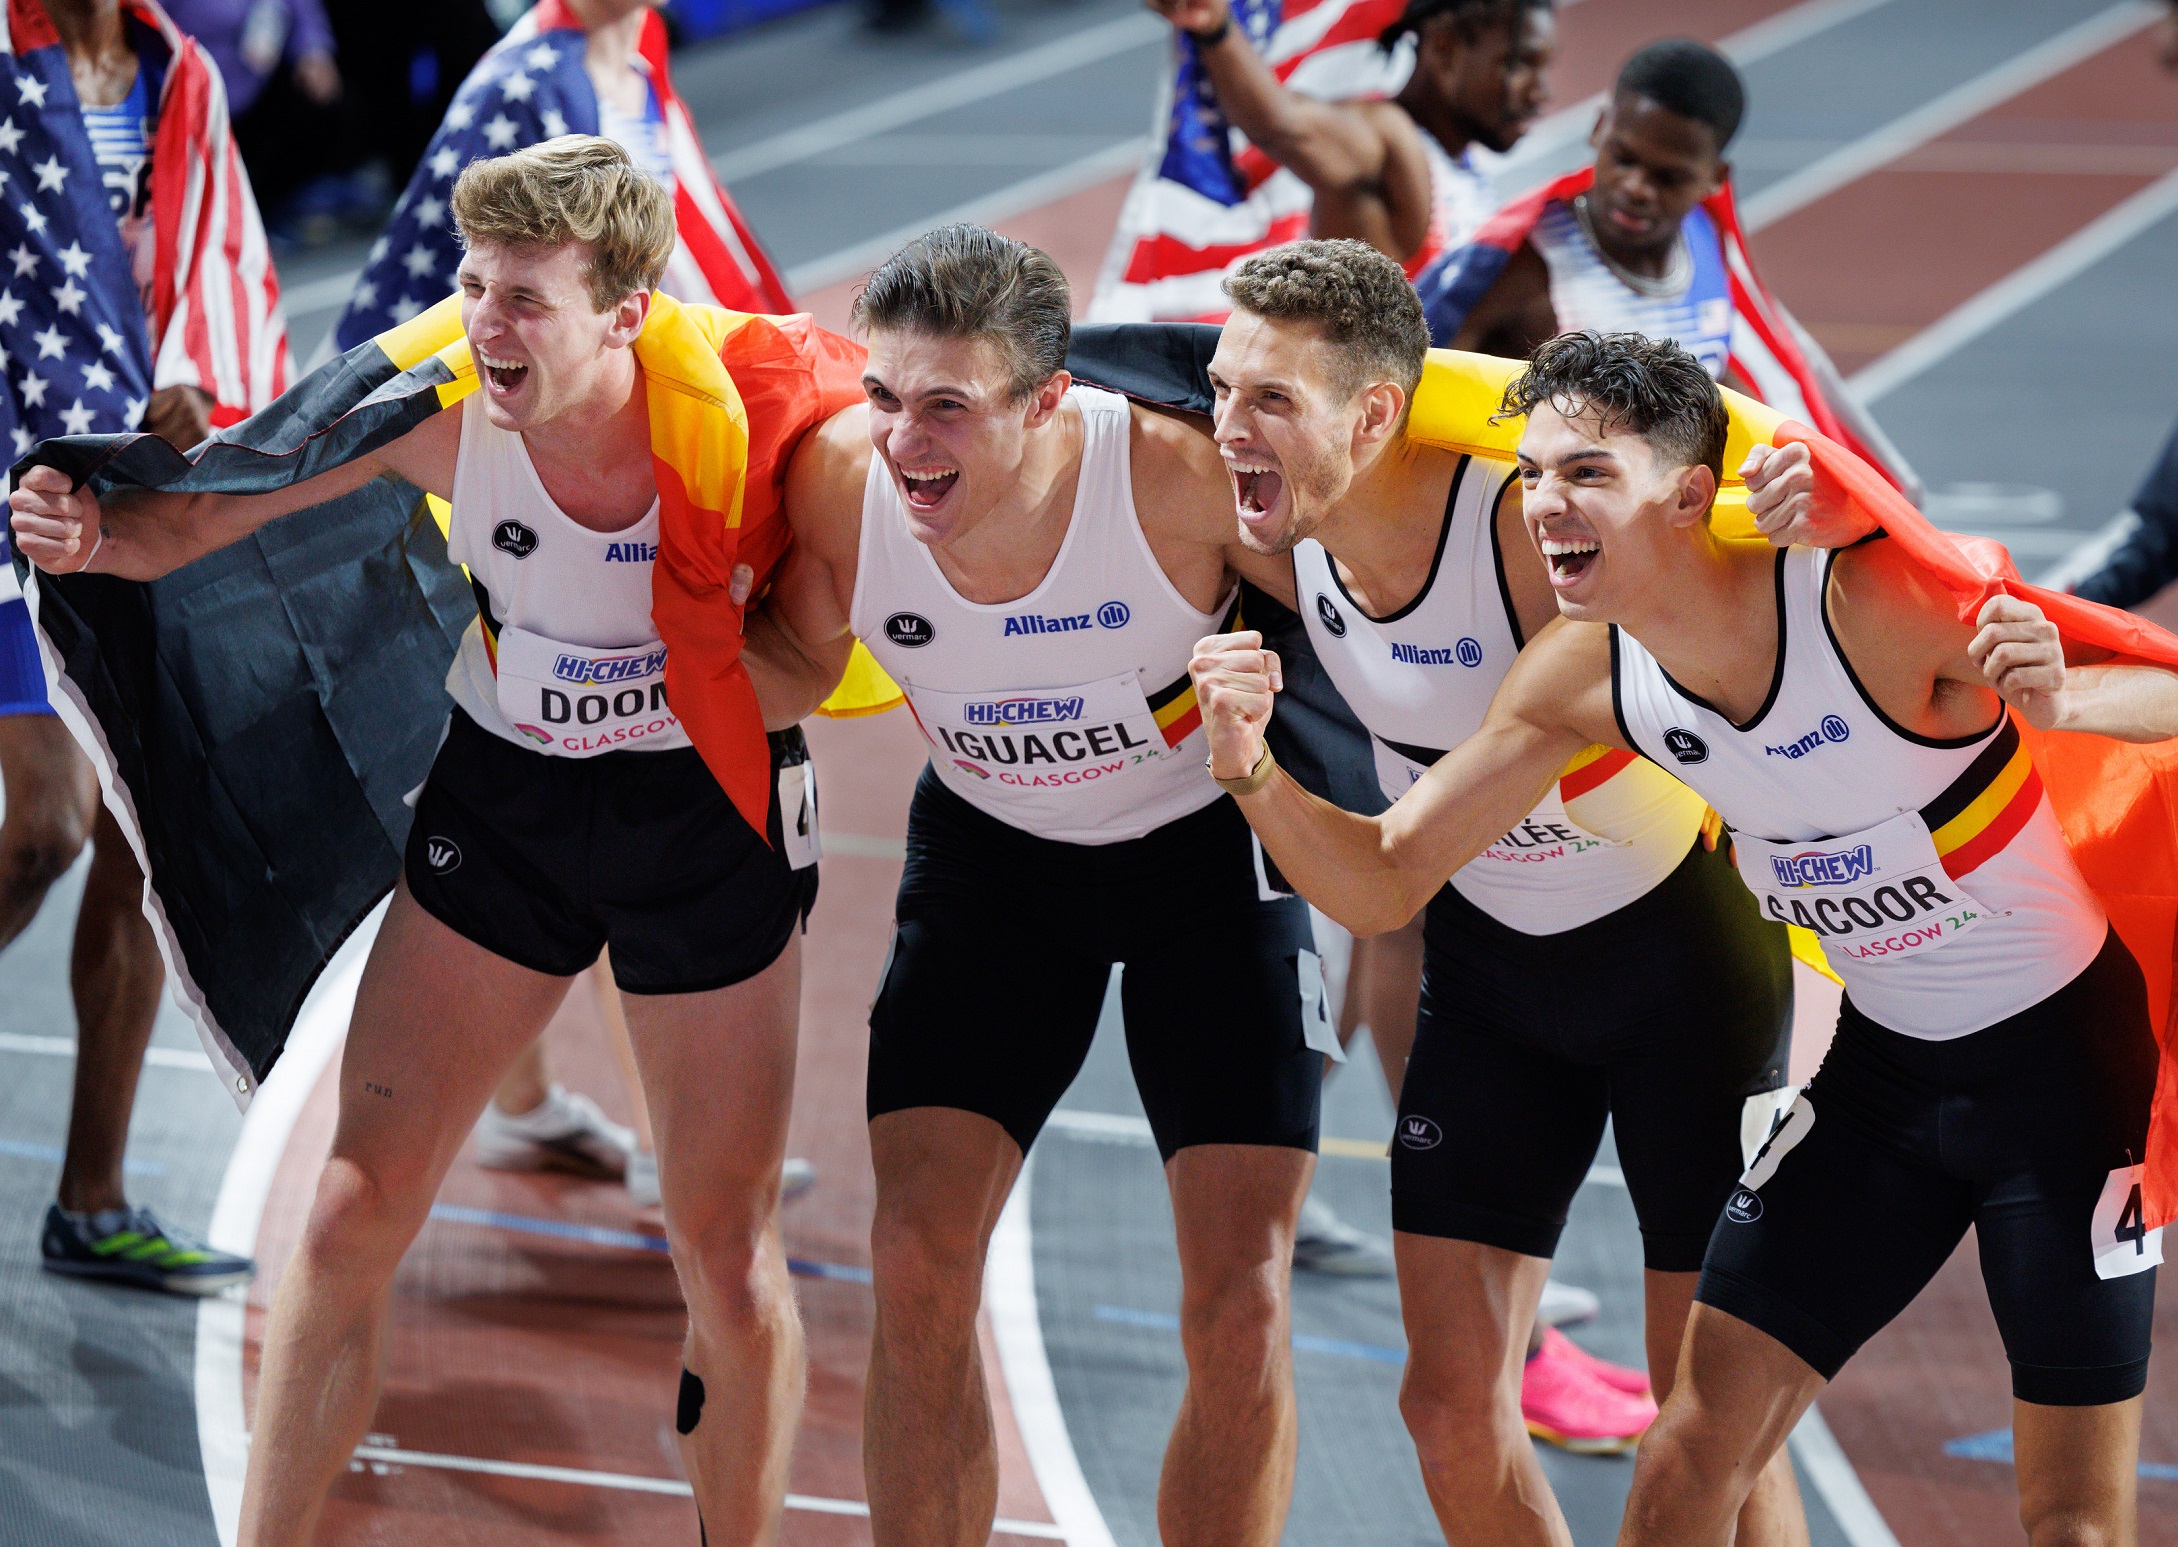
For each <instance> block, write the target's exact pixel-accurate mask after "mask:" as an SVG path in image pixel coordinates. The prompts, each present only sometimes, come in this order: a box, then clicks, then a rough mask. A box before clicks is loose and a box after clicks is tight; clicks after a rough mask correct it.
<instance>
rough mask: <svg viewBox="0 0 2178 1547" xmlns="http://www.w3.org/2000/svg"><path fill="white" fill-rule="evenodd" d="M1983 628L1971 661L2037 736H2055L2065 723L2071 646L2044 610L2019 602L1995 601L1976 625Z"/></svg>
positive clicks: (1999, 598)
mask: <svg viewBox="0 0 2178 1547" xmlns="http://www.w3.org/2000/svg"><path fill="white" fill-rule="evenodd" d="M1976 621H1977V622H1979V623H1980V625H1981V630H1980V632H1979V633H1977V634H1975V635H1974V640H1973V643H1971V644H1969V645H1968V646H1967V647H1966V653H1967V655H1968V656H1969V657H1970V658H1971V659H1972V660H1973V662H1974V664H1975V665H1976V666H1979V667H1980V668H1981V675H1982V680H1983V681H1985V682H1987V683H1988V684H1989V686H1991V687H1992V688H1995V689H1996V690H1997V693H1998V695H1999V696H2001V697H2002V698H2003V700H2004V702H2006V703H2007V704H2010V705H2011V706H2012V707H2013V708H2014V709H2017V710H2018V711H2019V713H2020V715H2021V716H2022V717H2023V718H2024V719H2025V720H2026V722H2027V723H2028V724H2029V725H2032V726H2034V727H2035V728H2036V729H2037V730H2045V731H2046V730H2054V729H2056V728H2057V725H2058V722H2059V721H2060V720H2061V719H2062V718H2063V717H2064V708H2065V702H2064V700H2065V645H2064V640H2063V639H2061V638H2060V637H2058V633H2057V625H2056V624H2054V623H2052V622H2050V621H2049V619H2047V618H2045V617H2043V616H2042V609H2041V608H2039V607H2037V606H2035V605H2034V603H2032V602H2026V601H2021V600H2020V599H2019V598H2018V597H2016V596H1992V597H1990V598H1989V600H1988V602H1987V603H1986V604H1985V605H1984V606H1983V607H1982V609H1981V616H1980V618H1979V619H1977V620H1976Z"/></svg>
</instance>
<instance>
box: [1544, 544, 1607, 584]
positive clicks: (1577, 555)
mask: <svg viewBox="0 0 2178 1547" xmlns="http://www.w3.org/2000/svg"><path fill="white" fill-rule="evenodd" d="M1540 546H1541V547H1542V550H1543V559H1544V561H1545V562H1546V563H1548V564H1549V565H1550V583H1551V584H1552V585H1555V586H1569V585H1572V584H1573V583H1574V582H1575V581H1577V580H1579V579H1580V578H1581V577H1582V576H1583V575H1585V574H1587V573H1588V572H1589V570H1591V569H1593V568H1594V567H1595V564H1596V555H1597V554H1598V553H1599V552H1601V551H1602V548H1603V545H1602V544H1601V543H1599V542H1597V541H1596V540H1595V539H1594V538H1593V537H1545V538H1543V539H1542V541H1541V544H1540Z"/></svg>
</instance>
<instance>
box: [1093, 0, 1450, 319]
mask: <svg viewBox="0 0 2178 1547" xmlns="http://www.w3.org/2000/svg"><path fill="white" fill-rule="evenodd" d="M1404 9H1405V3H1404V0H1285V3H1281V0H1234V5H1233V25H1234V26H1236V27H1239V28H1241V29H1242V30H1243V31H1245V32H1246V33H1247V35H1248V41H1249V42H1251V43H1253V44H1254V45H1255V47H1256V49H1257V51H1258V52H1260V53H1261V54H1262V55H1263V58H1264V60H1265V61H1266V62H1267V63H1268V64H1269V65H1270V67H1271V70H1272V72H1273V73H1274V74H1276V75H1277V77H1278V78H1279V80H1281V81H1282V82H1284V83H1285V84H1286V85H1287V86H1288V87H1290V88H1291V89H1293V90H1294V91H1299V92H1305V93H1306V94H1307V95H1309V96H1312V97H1321V98H1323V99H1325V100H1327V101H1348V100H1351V99H1353V98H1356V97H1371V96H1377V97H1382V96H1390V95H1391V94H1392V93H1393V92H1396V91H1397V90H1398V89H1399V88H1400V87H1401V86H1402V85H1404V84H1405V83H1406V78H1407V75H1408V73H1409V72H1410V71H1411V70H1412V69H1413V67H1414V49H1413V45H1412V43H1411V41H1409V42H1404V43H1401V44H1400V45H1399V46H1398V47H1397V48H1394V49H1393V50H1392V51H1391V52H1390V53H1388V54H1387V53H1386V52H1385V51H1384V50H1382V49H1380V48H1378V47H1377V46H1376V39H1377V34H1379V33H1381V32H1382V31H1383V30H1384V29H1385V28H1386V27H1389V26H1390V25H1391V24H1392V23H1393V22H1395V21H1397V20H1398V19H1399V16H1400V13H1401V12H1402V11H1403V10H1404ZM1173 47H1174V58H1175V63H1176V66H1177V68H1176V70H1175V73H1174V74H1173V76H1172V77H1171V78H1170V79H1169V80H1168V81H1167V83H1166V87H1165V94H1164V100H1163V102H1162V103H1161V104H1160V106H1159V109H1158V118H1159V120H1160V121H1161V122H1162V124H1163V125H1164V139H1163V141H1162V142H1161V144H1160V145H1159V146H1158V148H1157V151H1156V154H1155V159H1154V160H1152V161H1151V162H1149V163H1148V164H1147V165H1145V166H1144V167H1143V169H1142V171H1141V172H1140V174H1139V175H1137V176H1136V178H1135V182H1134V186H1133V187H1132V188H1131V189H1129V190H1128V193H1127V202H1126V204H1125V206H1124V207H1123V208H1122V209H1121V211H1120V215H1119V227H1118V229H1117V230H1116V231H1115V232H1114V233H1113V235H1112V245H1111V248H1110V250H1109V251H1108V252H1107V253H1106V254H1105V258H1104V271H1103V273H1102V274H1101V275H1100V276H1099V277H1098V280H1097V290H1096V297H1095V299H1094V300H1093V301H1092V302H1091V304H1090V308H1089V318H1090V320H1091V321H1092V322H1220V321H1223V320H1224V317H1225V312H1226V302H1225V296H1224V293H1223V292H1222V291H1221V290H1220V289H1219V288H1218V286H1219V285H1220V283H1221V282H1222V281H1223V280H1224V278H1225V276H1226V274H1227V273H1229V272H1230V271H1231V270H1232V269H1233V268H1234V267H1236V266H1237V265H1238V264H1239V263H1240V262H1241V261H1242V260H1243V259H1245V258H1247V257H1248V255H1249V254H1251V253H1256V252H1261V251H1262V250H1263V249H1264V248H1266V247H1275V246H1277V245H1278V244H1279V243H1281V242H1292V241H1298V240H1300V239H1301V238H1302V237H1304V236H1306V235H1308V217H1309V210H1310V207H1311V205H1312V204H1313V202H1314V195H1312V194H1311V193H1310V191H1309V188H1308V185H1307V184H1306V183H1304V182H1302V181H1301V180H1300V179H1299V178H1298V177H1296V176H1294V175H1293V173H1291V172H1290V171H1288V170H1286V169H1285V168H1284V167H1282V166H1280V165H1278V163H1276V162H1274V161H1272V160H1271V159H1270V157H1268V156H1266V155H1264V154H1263V152H1262V151H1260V150H1258V149H1257V148H1255V147H1254V146H1252V145H1250V144H1248V142H1247V139H1246V137H1245V136H1243V135H1242V134H1241V133H1240V131H1239V130H1237V129H1235V128H1233V127H1232V125H1231V124H1230V123H1229V122H1227V120H1226V117H1225V114H1224V112H1223V110H1222V109H1220V108H1219V106H1218V101H1217V94H1216V93H1215V92H1214V91H1213V90H1212V89H1211V86H1210V80H1209V75H1208V73H1207V72H1206V71H1205V70H1204V69H1203V67H1202V61H1201V60H1200V59H1199V58H1198V57H1197V56H1196V52H1195V45H1194V43H1193V42H1192V41H1191V40H1189V39H1187V38H1183V37H1180V36H1178V35H1177V34H1175V35H1174V38H1173Z"/></svg>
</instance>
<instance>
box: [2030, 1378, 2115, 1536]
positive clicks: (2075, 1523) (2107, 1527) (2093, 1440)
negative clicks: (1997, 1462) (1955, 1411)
mask: <svg viewBox="0 0 2178 1547" xmlns="http://www.w3.org/2000/svg"><path fill="white" fill-rule="evenodd" d="M2147 1400H2148V1399H2147V1397H2146V1396H2145V1395H2142V1396H2137V1397H2132V1398H2129V1399H2128V1400H2126V1401H2123V1402H2111V1403H2106V1404H2104V1405H2103V1406H2100V1407H2046V1406H2043V1405H2042V1404H2040V1403H2037V1402H2022V1401H2020V1400H2018V1399H2017V1398H2016V1397H2015V1398H2014V1399H2013V1400H2012V1455H2013V1459H2014V1460H2015V1461H2016V1462H2017V1464H2018V1468H2019V1522H2020V1524H2021V1525H2023V1526H2025V1527H2026V1528H2027V1540H2028V1541H2029V1542H2030V1543H2032V1544H2033V1547H2134V1544H2135V1543H2137V1542H2138V1541H2139V1540H2140V1522H2139V1491H2140V1489H2139V1477H2140V1417H2141V1411H2142V1409H2143V1407H2144V1406H2145V1405H2146V1403H2147Z"/></svg>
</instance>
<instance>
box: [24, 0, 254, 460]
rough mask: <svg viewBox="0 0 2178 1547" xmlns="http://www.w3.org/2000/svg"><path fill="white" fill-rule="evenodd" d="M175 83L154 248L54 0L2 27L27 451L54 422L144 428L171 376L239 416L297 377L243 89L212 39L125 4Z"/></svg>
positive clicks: (165, 88) (159, 145)
mask: <svg viewBox="0 0 2178 1547" xmlns="http://www.w3.org/2000/svg"><path fill="white" fill-rule="evenodd" d="M122 13H123V16H124V17H125V19H126V20H127V21H128V22H130V23H133V24H134V25H132V26H131V28H130V32H131V41H132V42H133V43H134V44H135V45H136V48H137V52H138V59H139V65H140V68H141V69H142V70H143V71H144V73H145V75H146V78H147V81H149V80H156V81H157V82H158V86H157V92H158V117H157V125H156V128H155V129H154V131H153V138H152V148H151V167H150V178H151V187H150V201H149V208H150V217H151V226H152V235H153V244H154V251H155V254H156V257H155V261H154V262H153V264H152V265H151V266H150V267H151V272H150V273H149V274H147V275H144V276H143V280H144V284H143V287H142V288H141V289H140V288H139V285H138V276H137V274H136V266H135V263H134V261H133V255H132V254H131V252H130V250H129V248H128V247H127V246H126V245H125V244H124V242H123V240H122V236H121V229H120V226H119V224H118V223H117V221H116V219H115V215H114V211H113V209H112V207H111V205H110V204H109V202H108V195H109V192H110V190H109V189H108V187H107V185H106V183H105V181H104V178H103V176H102V174H101V168H100V166H99V163H98V160H97V158H96V157H95V156H94V155H93V154H92V150H91V141H90V135H89V133H88V132H87V131H86V130H85V128H84V124H83V115H82V110H81V108H80V106H79V104H78V102H77V99H76V90H75V83H74V81H73V80H72V78H71V77H70V75H69V71H68V55H67V51H66V50H65V49H64V48H63V47H62V46H61V41H60V34H59V33H58V32H56V31H55V30H54V28H53V22H52V19H51V18H50V17H48V16H47V15H46V12H45V8H44V7H43V6H42V5H41V4H39V0H7V5H6V10H5V13H4V21H0V25H4V28H5V36H4V37H0V183H4V184H5V191H6V197H5V198H0V251H4V252H5V255H6V258H7V264H8V267H7V269H6V270H5V271H0V348H4V349H5V351H6V357H7V360H8V362H9V364H8V391H7V392H6V393H5V394H4V403H5V407H4V410H0V411H4V412H5V413H6V415H7V416H8V418H7V422H6V423H5V425H4V428H6V429H8V430H9V431H11V432H12V436H13V446H12V450H11V452H10V455H15V456H19V455H21V454H22V453H23V452H25V451H27V450H28V449H29V448H30V446H31V445H32V444H34V443H35V442H37V441H39V440H41V439H43V438H45V437H46V436H49V435H61V434H71V435H82V434H89V433H91V432H93V431H97V430H123V429H133V428H134V427H135V426H136V424H137V422H138V421H139V420H140V419H141V418H142V417H143V412H144V406H145V404H146V403H147V402H148V401H149V400H150V398H151V394H152V392H153V390H154V389H156V388H159V387H166V386H173V385H177V384H179V385H187V386H194V387H201V388H203V389H204V391H206V392H208V393H209V394H211V396H212V398H213V401H214V408H213V411H212V422H213V424H215V425H226V424H233V423H235V422H237V421H238V420H241V419H243V418H245V417H247V416H248V415H249V414H251V413H253V412H255V411H256V410H257V409H260V408H263V407H264V406H265V405H266V404H267V403H270V402H271V401H272V400H273V399H274V398H275V397H277V396H279V394H280V393H281V392H282V391H284V390H285V389H286V387H287V376H288V355H287V329H286V325H285V324H284V323H283V321H282V320H281V316H280V284H279V279H278V277H277V276H276V275H275V274H274V272H273V266H272V254H271V251H270V249H269V248H268V247H267V246H266V243H265V232H264V227H263V225H262V224H261V223H260V222H259V220H258V217H257V202H256V200H255V199H254V198H253V197H252V196H251V193H250V185H249V177H248V174H246V173H245V172H244V171H243V169H242V161H241V158H240V157H239V156H238V155H237V154H236V152H235V147H234V136H233V134H232V133H231V132H230V129H229V126H228V121H227V96H226V91H225V88H224V87H222V86H221V84H220V80H219V72H218V71H217V70H216V69H214V68H213V66H212V62H211V60H210V59H209V58H208V57H207V56H206V54H205V52H204V50H203V49H202V48H200V47H198V45H197V44H196V43H195V42H193V41H192V40H190V39H189V38H186V37H184V36H183V35H182V34H181V33H180V32H178V31H177V30H175V27H174V24H173V23H172V22H171V21H169V20H168V19H167V17H166V13H165V12H163V11H161V10H160V9H159V8H158V7H157V6H156V5H153V4H151V3H150V0H124V3H123V5H122Z"/></svg>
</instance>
